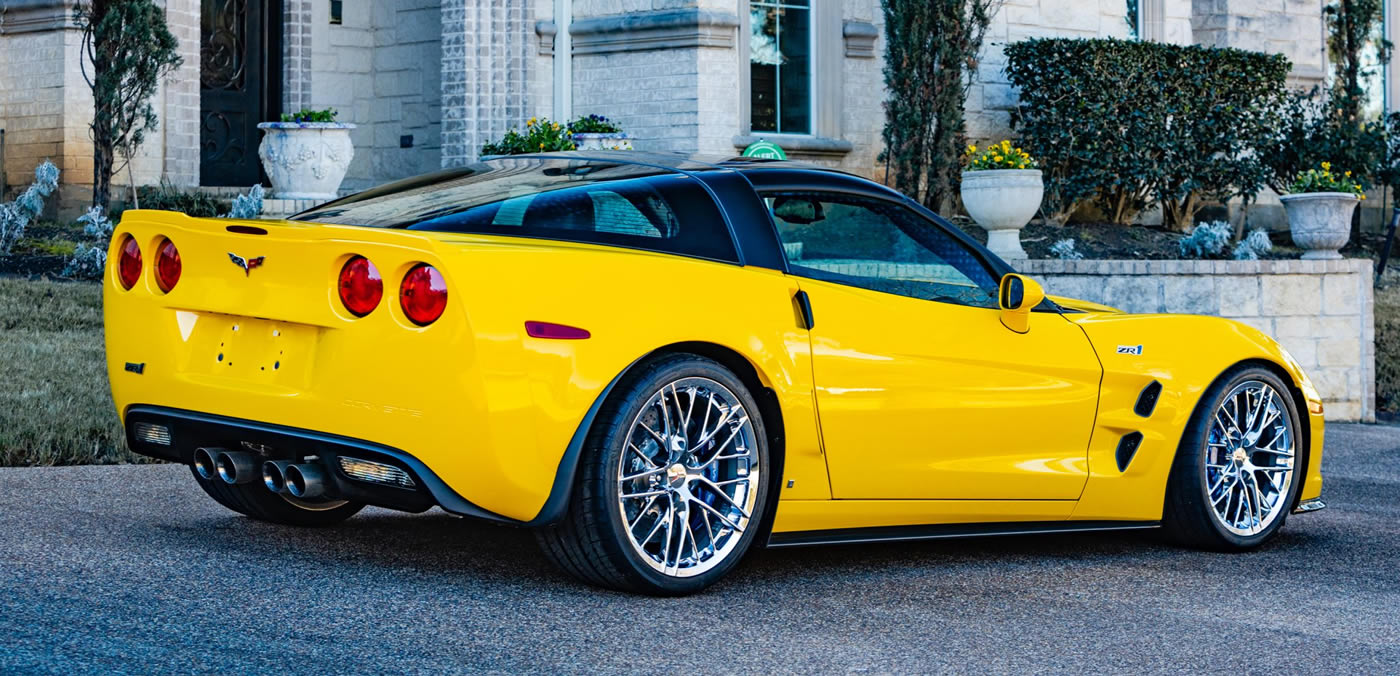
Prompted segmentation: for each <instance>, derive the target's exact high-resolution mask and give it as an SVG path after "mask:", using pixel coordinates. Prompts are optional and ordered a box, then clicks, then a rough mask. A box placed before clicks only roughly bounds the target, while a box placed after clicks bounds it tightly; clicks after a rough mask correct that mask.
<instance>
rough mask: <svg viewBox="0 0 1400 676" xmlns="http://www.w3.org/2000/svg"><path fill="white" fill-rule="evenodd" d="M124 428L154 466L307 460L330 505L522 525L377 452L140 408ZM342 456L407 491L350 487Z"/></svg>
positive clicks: (404, 458)
mask: <svg viewBox="0 0 1400 676" xmlns="http://www.w3.org/2000/svg"><path fill="white" fill-rule="evenodd" d="M124 423H125V428H126V441H127V445H128V446H130V448H131V450H133V451H135V452H137V453H140V454H142V455H147V456H151V457H153V458H159V459H162V460H170V461H172V462H178V463H182V464H190V462H191V461H192V458H193V456H194V451H195V449H196V448H199V447H201V446H204V447H218V448H227V449H230V450H248V451H253V452H255V453H258V454H260V455H262V456H263V458H264V459H266V460H284V459H292V458H297V459H300V458H302V457H304V456H310V455H314V456H316V457H317V458H318V462H320V463H321V464H322V465H323V469H324V470H325V474H326V476H327V477H329V481H330V487H329V488H330V490H329V492H330V494H331V495H332V496H333V497H336V498H339V499H343V500H352V501H355V502H364V503H367V504H371V505H375V506H379V507H386V508H389V509H397V510H401V511H407V512H422V511H425V510H427V509H430V508H432V507H433V506H435V505H436V506H438V507H441V508H442V509H443V510H444V511H447V512H449V513H452V514H457V515H459V516H466V517H472V518H477V519H484V520H487V521H494V522H497V523H504V524H511V525H524V524H523V522H521V521H517V520H515V519H511V518H509V517H505V516H502V515H500V514H496V513H494V512H491V511H488V510H485V509H482V508H481V507H478V506H476V505H474V504H472V503H471V502H470V501H468V500H467V499H465V498H463V497H462V496H460V495H458V494H457V493H456V492H455V491H453V490H452V489H451V488H449V487H448V486H447V484H446V483H445V482H443V481H442V479H440V478H438V476H437V475H436V474H434V473H433V471H432V470H430V469H428V466H427V465H425V464H424V463H423V462H422V461H420V460H418V459H417V458H415V457H413V456H412V455H410V454H408V453H405V452H404V451H401V450H399V449H397V448H391V447H389V446H385V445H383V444H376V443H373V442H369V441H363V440H359V439H352V438H350V437H343V436H339V435H334V434H327V433H324V432H314V431H311V430H304V429H298V428H294V427H287V426H284V425H274V424H271V423H263V422H257V421H253V420H243V419H239V418H230V417H226V416H220V415H213V414H209V413H199V412H196V411H186V410H181V409H174V408H167V407H163V406H148V405H139V404H138V405H134V406H131V407H129V408H128V409H127V413H126V420H125V421H124ZM147 426H156V427H157V428H163V429H164V433H163V434H147V435H145V436H142V434H138V430H149V429H150V427H147ZM150 439H158V440H160V441H165V442H167V443H158V442H156V441H152V440H150ZM342 456H344V457H347V458H357V459H361V460H369V461H371V462H377V463H383V464H388V465H393V466H395V467H398V468H399V469H402V470H404V471H405V472H407V473H408V474H409V476H410V477H411V478H412V479H413V484H414V486H413V487H412V488H403V487H399V486H391V485H384V484H378V483H372V482H369V481H362V480H358V479H353V478H351V477H349V476H347V475H346V474H345V472H344V471H342V470H341V466H340V462H339V459H340V458H341V457H342Z"/></svg>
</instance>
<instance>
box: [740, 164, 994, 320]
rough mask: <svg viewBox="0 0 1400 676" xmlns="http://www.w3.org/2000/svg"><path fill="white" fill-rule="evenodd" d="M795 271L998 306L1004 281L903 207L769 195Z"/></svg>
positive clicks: (807, 194)
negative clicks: (997, 278) (998, 281)
mask: <svg viewBox="0 0 1400 676" xmlns="http://www.w3.org/2000/svg"><path fill="white" fill-rule="evenodd" d="M763 197H764V202H765V203H767V205H768V209H769V211H770V212H771V213H772V214H773V221H774V223H776V224H777V226H778V235H779V237H780V238H781V239H782V242H783V253H784V255H786V256H787V260H788V267H789V268H790V269H791V270H792V272H793V274H797V275H801V276H803V277H811V278H813V279H820V280H824V281H829V282H835V283H837V284H846V285H848V286H855V287H860V288H862V289H870V290H872V291H880V292H883V293H892V294H896V295H900V296H909V297H911V298H922V299H924V300H932V301H939V302H944V303H955V304H958V305H968V306H972V307H985V308H995V307H997V298H996V293H997V280H996V278H995V277H993V276H992V273H991V272H989V271H988V270H987V267H986V266H985V265H983V264H982V262H981V261H980V260H978V258H977V256H976V255H974V254H973V252H972V251H971V250H970V249H968V248H967V246H966V245H964V244H963V243H962V242H960V241H958V240H957V239H955V238H954V237H953V236H952V235H949V234H948V233H947V232H944V231H943V229H942V228H940V227H938V226H937V225H936V224H934V223H930V222H929V221H927V220H926V219H924V218H923V217H922V216H920V215H918V214H917V213H914V212H912V211H910V210H909V209H906V208H905V207H903V206H900V205H897V204H893V203H889V202H883V201H880V200H873V199H866V198H861V197H851V196H846V195H837V194H830V193H813V192H781V193H765V194H764V195H763Z"/></svg>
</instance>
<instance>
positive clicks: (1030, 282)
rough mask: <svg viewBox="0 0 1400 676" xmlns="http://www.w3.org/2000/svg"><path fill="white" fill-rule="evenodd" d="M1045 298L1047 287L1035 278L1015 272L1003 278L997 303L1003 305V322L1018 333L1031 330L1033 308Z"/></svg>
mask: <svg viewBox="0 0 1400 676" xmlns="http://www.w3.org/2000/svg"><path fill="white" fill-rule="evenodd" d="M1042 300H1045V289H1042V288H1040V285H1039V284H1037V283H1036V281H1035V280H1034V279H1031V278H1030V277H1024V276H1022V275H1018V274H1016V273H1014V272H1008V273H1006V276H1004V277H1002V278H1001V285H1000V287H999V288H998V289H997V304H998V305H1000V306H1001V323H1002V326H1005V327H1006V328H1008V329H1011V330H1012V331H1015V332H1016V333H1026V332H1027V331H1030V330H1031V310H1034V309H1035V306H1037V305H1040V301H1042Z"/></svg>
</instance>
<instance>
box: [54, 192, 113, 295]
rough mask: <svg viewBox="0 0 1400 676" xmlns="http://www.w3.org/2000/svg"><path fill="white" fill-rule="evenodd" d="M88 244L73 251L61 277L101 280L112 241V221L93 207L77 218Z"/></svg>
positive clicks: (82, 244) (101, 211)
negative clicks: (88, 240) (108, 248)
mask: <svg viewBox="0 0 1400 676" xmlns="http://www.w3.org/2000/svg"><path fill="white" fill-rule="evenodd" d="M78 222H79V223H82V224H83V232H84V233H85V234H87V236H88V239H90V240H91V242H90V243H88V242H84V243H81V244H79V245H78V248H76V249H74V250H73V257H72V258H70V259H68V265H66V266H64V268H63V276H65V277H75V278H79V279H102V271H103V270H105V269H107V247H108V246H109V245H110V243H111V241H112V228H113V225H112V221H111V219H109V218H107V212H105V211H103V210H102V207H93V208H91V209H88V210H87V213H85V214H83V215H82V216H81V217H79V218H78Z"/></svg>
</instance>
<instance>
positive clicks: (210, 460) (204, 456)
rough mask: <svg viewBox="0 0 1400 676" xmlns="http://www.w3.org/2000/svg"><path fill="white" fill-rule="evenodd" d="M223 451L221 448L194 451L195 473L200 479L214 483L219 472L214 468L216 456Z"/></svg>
mask: <svg viewBox="0 0 1400 676" xmlns="http://www.w3.org/2000/svg"><path fill="white" fill-rule="evenodd" d="M222 451H223V449H220V448H196V449H194V471H195V472H196V473H198V474H199V478H201V479H204V480H205V481H213V480H214V477H216V476H218V470H217V469H215V468H214V456H216V455H218V454H219V453H221V452H222Z"/></svg>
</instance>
